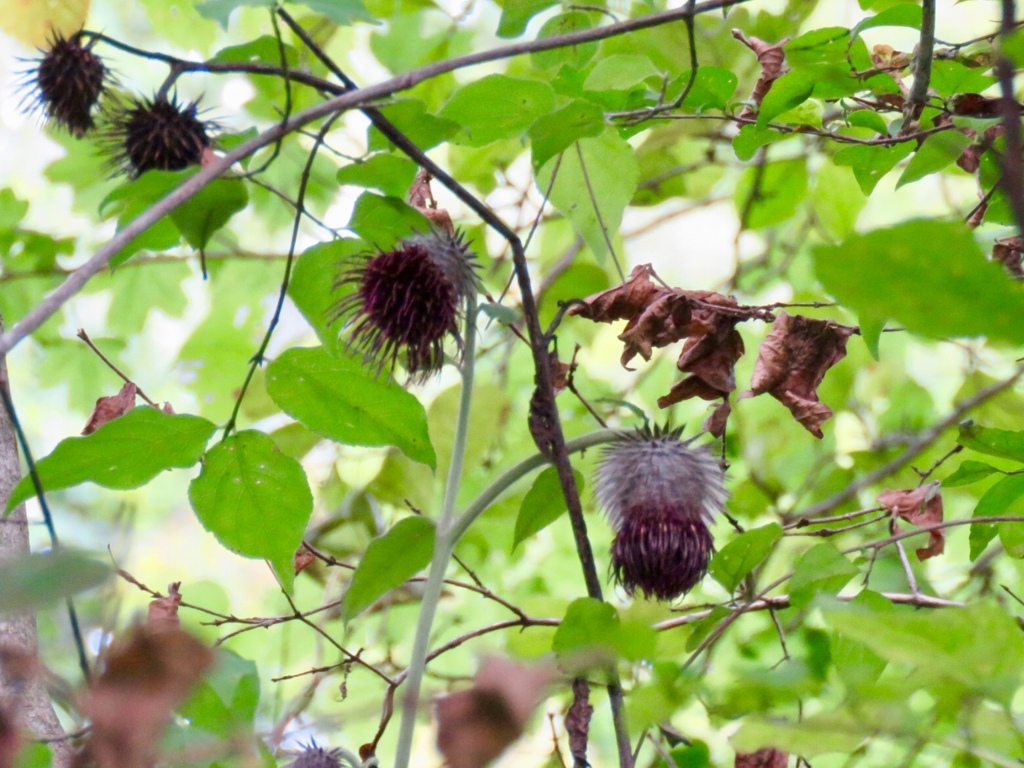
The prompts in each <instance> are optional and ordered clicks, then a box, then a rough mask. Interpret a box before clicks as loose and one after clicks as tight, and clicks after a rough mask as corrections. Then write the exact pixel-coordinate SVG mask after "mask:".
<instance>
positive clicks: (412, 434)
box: [267, 347, 436, 468]
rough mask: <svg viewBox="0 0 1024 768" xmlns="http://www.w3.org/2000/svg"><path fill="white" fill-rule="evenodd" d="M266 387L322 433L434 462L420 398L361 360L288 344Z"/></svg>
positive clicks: (288, 410)
mask: <svg viewBox="0 0 1024 768" xmlns="http://www.w3.org/2000/svg"><path fill="white" fill-rule="evenodd" d="M267 391H268V392H269V393H270V396H271V397H272V398H273V399H274V402H275V403H277V404H278V405H279V406H280V407H281V410H283V411H284V412H285V413H287V414H288V415H289V416H292V417H293V418H295V419H297V420H298V421H300V422H302V423H303V424H305V425H306V426H307V427H309V428H310V429H311V430H313V431H314V432H316V433H317V434H318V435H323V436H324V437H327V438H330V439H331V440H335V441H336V442H339V443H344V444H346V445H393V446H395V447H396V448H398V449H399V450H400V451H402V453H404V454H405V455H406V456H408V457H409V458H410V459H413V460H415V461H419V462H421V463H423V464H427V465H428V466H430V467H431V468H433V467H434V466H435V462H436V458H435V456H434V448H433V446H431V444H430V437H429V435H428V433H427V416H426V412H425V411H424V410H423V406H422V405H420V402H419V400H417V399H416V398H415V397H414V396H413V395H411V394H409V393H408V392H406V391H405V390H404V389H402V388H401V387H399V386H398V385H397V384H395V383H393V382H391V381H382V380H379V379H375V378H373V377H372V376H371V375H370V373H369V372H368V371H367V370H366V368H364V367H363V365H362V364H361V363H360V362H359V361H358V360H354V359H352V358H348V357H333V356H331V355H329V354H328V353H327V352H326V351H325V350H324V349H323V347H315V348H312V349H306V348H299V347H295V348H292V349H289V350H287V351H286V352H284V354H282V355H281V356H280V357H278V358H277V359H276V360H275V361H274V362H272V363H271V364H270V365H269V366H268V367H267Z"/></svg>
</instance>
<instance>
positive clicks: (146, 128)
mask: <svg viewBox="0 0 1024 768" xmlns="http://www.w3.org/2000/svg"><path fill="white" fill-rule="evenodd" d="M213 128H214V125H213V124H212V123H210V122H207V121H203V120H200V119H199V118H197V117H196V102H194V101H193V102H191V103H189V104H185V105H181V104H179V103H178V102H177V100H176V99H174V98H173V97H172V98H170V99H168V98H163V97H160V98H156V99H154V100H152V101H149V100H147V99H141V100H133V101H130V102H128V103H127V104H121V105H118V106H117V107H115V108H114V109H113V110H112V111H111V114H110V130H109V133H108V143H109V144H110V145H111V147H112V148H113V149H114V162H115V164H116V165H117V166H118V167H119V168H121V169H122V170H124V171H127V172H128V173H129V174H130V175H131V176H132V177H137V176H139V175H141V174H143V173H145V172H146V171H148V170H152V169H154V168H155V169H157V170H161V171H180V170H182V169H183V168H187V167H188V166H190V165H197V164H198V163H199V162H200V161H201V160H202V158H203V151H204V150H205V149H207V148H208V147H210V137H209V135H208V133H207V132H208V131H210V130H211V129H213Z"/></svg>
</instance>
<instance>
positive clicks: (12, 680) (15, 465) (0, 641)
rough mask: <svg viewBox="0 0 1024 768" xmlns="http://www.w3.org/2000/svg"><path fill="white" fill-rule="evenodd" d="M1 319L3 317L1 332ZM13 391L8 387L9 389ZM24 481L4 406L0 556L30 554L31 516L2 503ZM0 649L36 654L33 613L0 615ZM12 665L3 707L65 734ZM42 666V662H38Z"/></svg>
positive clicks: (61, 767)
mask: <svg viewBox="0 0 1024 768" xmlns="http://www.w3.org/2000/svg"><path fill="white" fill-rule="evenodd" d="M2 332H3V319H2V318H0V333H2ZM0 387H4V388H8V381H7V361H6V359H5V358H4V357H2V356H0ZM8 391H9V389H8ZM20 479H21V467H20V464H19V462H18V443H17V438H16V436H15V432H14V425H13V424H12V423H11V420H10V418H9V417H8V414H7V410H6V409H5V408H2V407H0V559H6V558H10V557H17V556H19V555H25V554H28V552H29V540H28V520H27V517H26V514H25V505H24V504H20V505H18V506H17V507H16V508H15V509H14V510H13V511H12V512H11V514H10V515H8V516H7V517H6V518H5V517H3V513H2V507H3V506H6V504H7V499H8V498H9V497H10V495H11V491H13V490H14V486H15V485H17V484H18V481H19V480H20ZM0 649H2V650H3V651H7V652H13V653H14V654H16V655H17V656H21V657H23V658H36V657H37V656H38V654H39V637H38V633H37V630H36V617H35V614H34V613H26V614H21V615H17V616H10V615H5V614H0ZM11 666H12V665H3V664H0V709H2V710H6V711H7V712H10V713H13V714H14V715H15V716H16V717H17V718H18V720H19V724H20V725H21V726H23V727H25V728H27V729H29V730H30V731H32V732H33V733H34V734H36V736H37V737H38V738H42V739H54V738H61V737H63V736H65V735H66V734H65V732H64V728H63V726H62V725H61V723H60V720H59V719H58V718H57V713H56V711H55V710H54V708H53V704H52V702H51V701H50V696H49V694H48V693H47V691H46V685H45V683H44V680H43V677H42V675H40V674H31V675H29V676H28V677H27V678H22V677H21V675H19V674H18V673H17V671H16V670H14V669H11ZM38 668H39V669H42V666H41V665H38ZM50 749H51V751H52V752H53V765H54V768H67V766H68V765H70V762H71V753H72V748H71V744H70V743H69V742H67V741H57V742H54V743H52V744H50Z"/></svg>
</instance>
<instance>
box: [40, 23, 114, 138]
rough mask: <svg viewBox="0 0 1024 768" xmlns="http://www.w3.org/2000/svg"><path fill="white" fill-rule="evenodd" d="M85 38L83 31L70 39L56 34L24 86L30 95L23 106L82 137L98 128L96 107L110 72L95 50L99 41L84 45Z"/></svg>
mask: <svg viewBox="0 0 1024 768" xmlns="http://www.w3.org/2000/svg"><path fill="white" fill-rule="evenodd" d="M83 37H84V36H83V34H82V33H81V32H77V33H75V34H73V35H71V36H70V37H67V38H65V37H63V36H62V35H60V34H59V33H54V35H53V37H52V38H51V42H50V47H49V49H46V50H43V49H41V50H40V52H41V53H42V54H43V57H42V58H41V59H36V60H35V61H36V66H35V67H34V68H33V69H29V70H27V71H26V72H25V73H24V75H25V78H24V80H23V83H22V87H23V88H24V89H25V90H26V91H27V92H28V93H27V96H26V98H25V99H24V101H23V102H22V104H23V105H25V104H26V102H27V103H28V106H29V108H30V109H37V110H39V111H41V112H42V113H43V115H44V116H45V117H46V119H47V120H52V121H53V122H54V123H56V124H57V125H58V126H60V127H62V128H66V129H67V130H68V131H70V132H71V133H72V134H73V135H75V136H77V137H78V138H81V137H82V136H84V135H85V134H86V133H88V132H89V131H90V130H92V129H93V128H94V127H95V125H96V124H95V121H94V120H93V108H94V107H95V106H96V104H97V103H98V102H99V100H100V96H101V95H102V93H103V90H104V88H105V87H106V86H107V85H108V84H109V72H108V70H107V68H106V66H105V65H104V64H103V61H102V60H101V59H100V57H99V56H97V55H96V54H95V53H94V52H93V50H92V46H93V43H94V42H95V41H90V42H87V43H83Z"/></svg>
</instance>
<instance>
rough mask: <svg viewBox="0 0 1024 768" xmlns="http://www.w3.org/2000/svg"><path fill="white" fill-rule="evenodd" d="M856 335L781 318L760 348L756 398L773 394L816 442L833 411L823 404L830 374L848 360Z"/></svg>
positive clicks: (839, 328) (753, 383) (804, 320)
mask: <svg viewBox="0 0 1024 768" xmlns="http://www.w3.org/2000/svg"><path fill="white" fill-rule="evenodd" d="M855 331H856V329H854V328H850V327H849V326H845V325H840V324H839V323H833V322H832V321H830V320H814V319H812V318H808V317H803V316H801V315H787V314H786V313H785V312H780V313H779V316H778V318H776V320H775V325H774V326H773V327H772V331H771V333H769V334H768V337H767V338H766V339H765V340H764V341H763V342H762V343H761V348H760V350H758V355H757V363H756V364H755V365H754V375H753V376H752V380H751V390H752V394H754V395H760V394H762V393H764V392H767V393H769V394H770V395H771V396H772V397H774V398H775V399H777V400H778V401H779V402H781V403H782V404H783V405H785V406H786V407H787V408H789V410H790V412H791V413H792V414H793V416H794V417H796V420H797V421H799V422H800V423H801V424H803V425H804V427H805V428H806V429H807V431H809V432H810V433H811V434H813V435H814V436H815V437H823V433H822V431H821V425H822V424H823V423H825V421H827V420H828V419H829V418H831V417H832V409H831V408H829V407H828V406H827V405H825V404H824V403H822V402H821V401H820V400H819V399H818V386H819V385H820V384H821V382H822V380H823V379H824V378H825V373H826V372H827V371H828V369H829V368H831V367H832V366H833V365H835V364H836V363H838V362H839V361H840V360H842V359H843V358H844V357H846V341H847V339H849V338H850V336H851V334H853V333H855Z"/></svg>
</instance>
